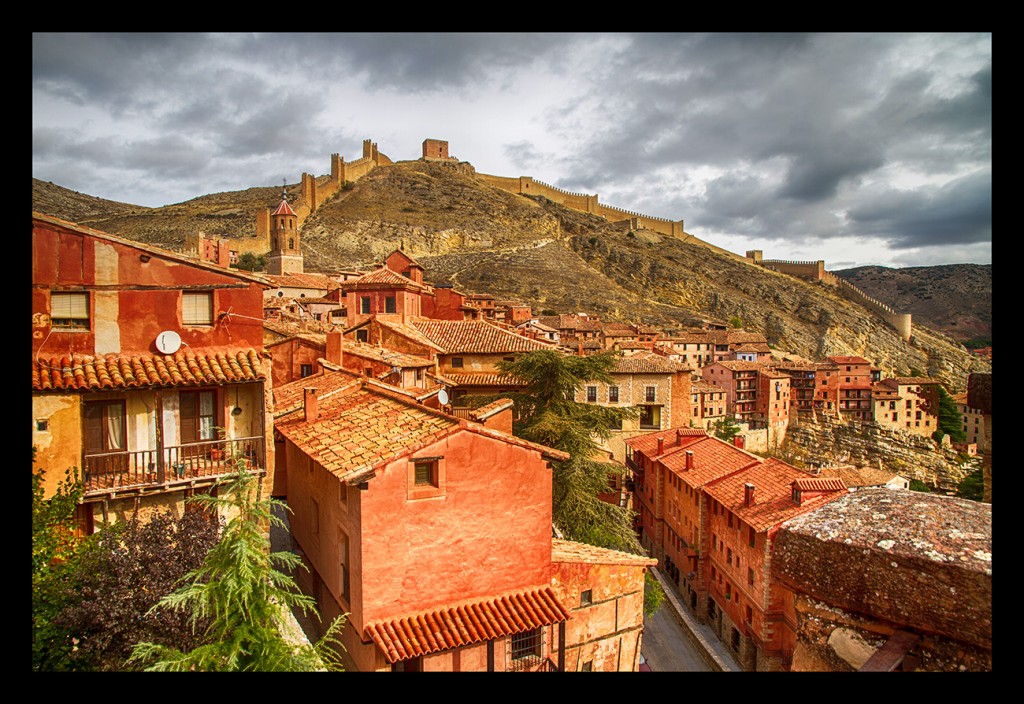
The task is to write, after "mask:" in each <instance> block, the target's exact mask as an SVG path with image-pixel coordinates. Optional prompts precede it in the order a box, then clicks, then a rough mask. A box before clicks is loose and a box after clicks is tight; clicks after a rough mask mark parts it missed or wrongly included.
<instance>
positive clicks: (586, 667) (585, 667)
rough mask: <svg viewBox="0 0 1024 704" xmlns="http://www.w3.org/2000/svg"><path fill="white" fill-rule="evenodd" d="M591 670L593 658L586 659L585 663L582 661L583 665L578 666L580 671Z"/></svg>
mask: <svg viewBox="0 0 1024 704" xmlns="http://www.w3.org/2000/svg"><path fill="white" fill-rule="evenodd" d="M593 671H594V661H593V660H587V661H586V662H585V663H583V666H582V667H581V668H580V672H593Z"/></svg>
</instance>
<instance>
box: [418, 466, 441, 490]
mask: <svg viewBox="0 0 1024 704" xmlns="http://www.w3.org/2000/svg"><path fill="white" fill-rule="evenodd" d="M414 471H415V473H416V479H415V484H416V486H437V463H436V462H416V463H415V469H414Z"/></svg>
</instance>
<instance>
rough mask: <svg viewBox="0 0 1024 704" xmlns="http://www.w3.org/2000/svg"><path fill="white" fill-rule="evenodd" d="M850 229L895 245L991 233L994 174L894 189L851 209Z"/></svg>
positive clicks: (979, 238) (986, 237) (967, 239)
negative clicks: (902, 189)
mask: <svg viewBox="0 0 1024 704" xmlns="http://www.w3.org/2000/svg"><path fill="white" fill-rule="evenodd" d="M847 217H848V219H849V221H850V232H852V233H855V234H865V235H878V236H882V237H884V238H885V239H887V240H888V241H889V242H890V245H891V246H892V247H894V248H899V249H904V248H909V247H923V246H928V245H948V244H959V243H977V242H985V241H990V240H991V239H992V174H991V172H990V171H988V170H985V171H981V172H979V173H975V174H971V175H969V176H965V177H963V178H959V179H956V180H955V181H951V182H950V183H948V184H946V185H945V186H943V187H941V188H928V189H918V190H916V191H895V190H894V191H890V192H888V193H886V194H883V195H881V196H879V197H877V198H873V199H871V201H870V202H867V203H865V204H863V205H861V206H858V207H855V208H851V209H850V210H849V211H848V212H847Z"/></svg>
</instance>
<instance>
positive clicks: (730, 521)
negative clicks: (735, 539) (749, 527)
mask: <svg viewBox="0 0 1024 704" xmlns="http://www.w3.org/2000/svg"><path fill="white" fill-rule="evenodd" d="M728 515H729V527H730V528H732V511H729V512H728Z"/></svg>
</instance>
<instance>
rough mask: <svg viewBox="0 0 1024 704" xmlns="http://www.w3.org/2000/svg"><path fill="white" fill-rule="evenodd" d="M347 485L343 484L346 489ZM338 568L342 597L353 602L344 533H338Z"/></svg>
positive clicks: (346, 541)
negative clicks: (350, 592)
mask: <svg viewBox="0 0 1024 704" xmlns="http://www.w3.org/2000/svg"><path fill="white" fill-rule="evenodd" d="M344 486H345V484H342V487H344ZM338 567H339V568H340V569H339V576H340V578H341V585H340V587H341V596H342V597H344V599H345V601H351V598H352V597H351V595H350V594H349V572H350V566H349V559H348V535H346V534H345V532H344V531H340V530H339V531H338Z"/></svg>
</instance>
